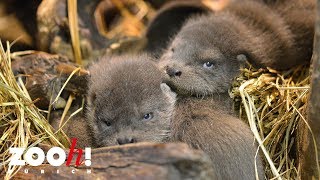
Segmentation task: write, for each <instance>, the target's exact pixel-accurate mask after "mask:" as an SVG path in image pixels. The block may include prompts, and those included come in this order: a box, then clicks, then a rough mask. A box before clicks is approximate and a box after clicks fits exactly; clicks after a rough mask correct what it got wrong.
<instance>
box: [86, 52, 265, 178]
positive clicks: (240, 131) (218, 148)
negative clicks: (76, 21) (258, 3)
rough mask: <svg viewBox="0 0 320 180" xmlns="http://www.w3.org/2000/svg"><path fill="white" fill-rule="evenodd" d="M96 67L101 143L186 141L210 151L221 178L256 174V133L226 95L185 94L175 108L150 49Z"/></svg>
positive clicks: (93, 112) (93, 87) (94, 121)
mask: <svg viewBox="0 0 320 180" xmlns="http://www.w3.org/2000/svg"><path fill="white" fill-rule="evenodd" d="M130 69H131V70H130ZM90 72H91V73H92V74H91V80H90V85H89V93H88V121H89V126H90V127H91V129H92V133H93V134H94V135H93V138H94V144H95V146H98V147H100V146H110V145H117V144H119V145H121V144H127V143H134V142H141V141H152V142H167V141H182V142H186V143H187V144H189V145H190V146H192V147H194V148H199V149H202V150H203V151H204V152H205V153H207V154H208V155H209V157H210V158H211V159H212V162H213V164H214V165H213V170H214V172H215V174H216V176H217V177H219V179H222V178H227V179H230V178H237V177H241V178H245V179H254V177H255V173H254V156H255V152H256V147H255V145H254V143H253V136H252V135H251V133H250V130H249V128H248V127H247V126H246V125H245V124H244V123H242V122H241V121H237V120H236V118H234V117H233V116H231V115H230V114H232V112H228V111H227V109H228V108H226V107H228V105H227V104H229V103H228V102H226V101H224V99H225V97H223V96H222V95H221V96H217V97H218V98H219V97H222V99H223V102H220V101H219V102H218V100H216V99H208V100H198V99H197V100H192V99H190V100H183V99H182V100H179V101H178V105H177V107H175V108H174V104H175V94H174V93H173V92H171V91H170V88H169V87H168V86H167V85H165V84H161V82H162V79H163V78H162V76H163V74H162V73H161V71H160V70H158V69H157V68H156V66H155V64H153V62H151V61H150V58H149V57H147V56H145V55H143V56H135V57H130V56H120V57H112V58H111V59H107V58H103V59H102V60H101V61H100V62H98V63H97V64H95V65H93V66H92V67H91V68H90ZM222 103H225V105H221V104H222ZM257 162H258V171H259V174H260V175H261V174H263V173H260V172H262V168H261V167H262V166H261V162H260V160H259V159H258V160H257Z"/></svg>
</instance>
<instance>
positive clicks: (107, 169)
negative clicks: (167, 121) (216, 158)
mask: <svg viewBox="0 0 320 180" xmlns="http://www.w3.org/2000/svg"><path fill="white" fill-rule="evenodd" d="M73 157H74V159H73V161H72V164H74V162H75V158H76V157H77V155H74V156H73ZM91 161H92V164H91V166H86V165H80V166H79V167H74V166H69V167H68V166H65V164H63V165H61V166H59V167H53V166H50V165H49V164H44V165H41V166H37V167H29V166H25V167H23V168H22V169H21V170H20V171H19V172H18V173H17V174H16V176H15V178H16V179H19V178H23V179H25V178H27V179H61V178H64V179H65V178H68V179H78V178H81V179H98V178H99V179H137V180H138V179H174V180H179V179H215V177H214V173H213V169H212V165H211V162H210V159H209V158H208V157H207V156H206V155H205V154H204V153H203V152H202V151H200V150H194V149H190V148H189V147H188V146H187V145H186V144H183V143H168V144H155V143H136V144H129V145H123V146H114V147H106V148H99V149H93V150H92V153H91ZM25 169H28V174H26V173H25ZM57 169H58V170H59V173H57ZM41 170H43V172H44V173H43V174H41ZM88 170H89V171H90V173H88ZM72 172H74V173H72Z"/></svg>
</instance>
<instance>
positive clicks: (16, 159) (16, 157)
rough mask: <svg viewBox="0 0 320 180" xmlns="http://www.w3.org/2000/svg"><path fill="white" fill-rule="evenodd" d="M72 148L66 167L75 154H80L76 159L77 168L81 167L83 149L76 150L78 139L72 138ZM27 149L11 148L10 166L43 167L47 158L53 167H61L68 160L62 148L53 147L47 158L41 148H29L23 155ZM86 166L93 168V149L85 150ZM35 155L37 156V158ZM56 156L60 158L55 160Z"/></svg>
mask: <svg viewBox="0 0 320 180" xmlns="http://www.w3.org/2000/svg"><path fill="white" fill-rule="evenodd" d="M71 141H72V143H71V147H70V150H69V153H68V158H67V162H66V166H70V164H71V161H72V158H73V155H74V153H75V152H78V157H77V159H76V163H75V166H80V165H81V164H82V162H80V159H81V157H82V154H83V149H75V146H76V143H77V139H76V138H72V139H71ZM25 149H26V148H10V149H9V152H10V154H12V156H11V160H10V163H9V166H14V165H19V166H24V165H26V163H27V164H28V165H31V166H39V165H41V164H42V163H43V162H44V160H45V157H47V161H48V163H49V164H50V165H51V166H61V165H62V164H63V163H64V162H65V160H66V156H67V155H66V153H65V151H64V150H63V149H62V148H60V147H52V148H51V149H49V151H48V152H47V156H45V153H44V151H43V150H42V149H41V148H39V147H31V148H29V149H28V150H27V151H26V152H25V154H24V155H23V153H24V151H25ZM84 154H85V163H84V164H85V165H86V166H91V148H89V147H86V148H85V152H84ZM22 155H23V160H22V159H21V156H22ZM34 155H37V156H36V157H35V156H34ZM55 155H58V158H56V159H55V158H54V156H55Z"/></svg>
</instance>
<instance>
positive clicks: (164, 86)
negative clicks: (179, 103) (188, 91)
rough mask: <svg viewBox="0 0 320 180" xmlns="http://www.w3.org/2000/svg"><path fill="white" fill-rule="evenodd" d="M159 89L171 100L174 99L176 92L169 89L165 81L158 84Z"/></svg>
mask: <svg viewBox="0 0 320 180" xmlns="http://www.w3.org/2000/svg"><path fill="white" fill-rule="evenodd" d="M160 88H161V91H162V92H163V93H164V94H165V95H166V96H167V97H169V98H171V99H172V100H175V99H176V96H177V94H176V93H174V92H173V91H171V89H170V87H169V86H168V85H167V84H166V83H161V84H160Z"/></svg>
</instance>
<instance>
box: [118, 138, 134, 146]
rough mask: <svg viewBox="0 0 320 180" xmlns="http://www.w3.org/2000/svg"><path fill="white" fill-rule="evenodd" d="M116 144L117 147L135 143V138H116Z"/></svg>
mask: <svg viewBox="0 0 320 180" xmlns="http://www.w3.org/2000/svg"><path fill="white" fill-rule="evenodd" d="M117 142H118V144H119V145H123V144H130V143H135V142H137V141H136V139H135V138H117Z"/></svg>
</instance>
